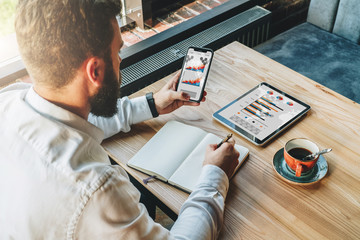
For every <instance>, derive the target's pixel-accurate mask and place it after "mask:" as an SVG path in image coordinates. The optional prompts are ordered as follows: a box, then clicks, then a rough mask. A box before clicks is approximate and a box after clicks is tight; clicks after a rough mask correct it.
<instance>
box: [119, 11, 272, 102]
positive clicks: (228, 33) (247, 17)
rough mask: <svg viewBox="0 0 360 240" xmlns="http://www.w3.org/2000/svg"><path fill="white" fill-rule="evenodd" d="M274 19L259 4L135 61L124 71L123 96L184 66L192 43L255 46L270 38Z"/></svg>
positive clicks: (210, 46)
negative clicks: (184, 59)
mask: <svg viewBox="0 0 360 240" xmlns="http://www.w3.org/2000/svg"><path fill="white" fill-rule="evenodd" d="M270 21H271V12H269V11H268V10H266V9H264V8H261V7H259V6H255V7H253V8H250V9H249V10H246V11H244V12H242V13H240V14H238V15H235V16H234V17H231V18H229V19H227V20H225V21H223V22H221V23H219V24H217V25H214V26H212V27H210V28H208V29H206V30H204V31H202V32H199V33H197V34H195V35H193V36H191V37H189V38H187V39H185V40H183V41H181V42H178V43H176V44H174V45H173V46H171V47H168V48H166V49H164V50H162V51H159V52H157V53H155V54H153V55H151V56H150V57H147V58H145V59H143V60H141V61H139V62H137V63H134V64H132V65H130V66H128V67H126V68H124V69H122V71H121V72H122V83H121V95H122V96H127V95H130V94H131V93H133V92H136V91H138V90H139V89H142V88H144V87H146V86H147V85H149V84H151V83H153V82H155V81H157V80H159V79H161V78H163V77H165V76H167V75H169V74H170V73H172V72H174V71H176V70H178V69H180V68H181V66H182V61H183V58H184V56H185V54H186V51H187V48H188V47H190V46H195V47H208V48H211V49H213V50H214V51H215V50H217V49H219V48H221V47H223V46H225V45H227V44H228V43H231V42H233V41H239V42H241V43H242V44H244V45H246V46H249V47H254V46H256V45H257V44H260V43H262V42H264V41H266V40H268V37H269V30H270Z"/></svg>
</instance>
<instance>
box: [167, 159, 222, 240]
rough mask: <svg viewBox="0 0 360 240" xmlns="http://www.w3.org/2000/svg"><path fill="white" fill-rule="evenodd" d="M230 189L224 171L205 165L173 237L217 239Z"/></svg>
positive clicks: (184, 206) (173, 231) (180, 215)
mask: <svg viewBox="0 0 360 240" xmlns="http://www.w3.org/2000/svg"><path fill="white" fill-rule="evenodd" d="M228 188H229V180H228V177H227V176H226V174H225V172H224V171H223V170H221V169H220V168H219V167H217V166H214V165H205V166H204V167H203V168H202V172H201V176H200V178H199V181H198V183H197V185H196V187H195V190H194V191H193V192H192V193H191V194H190V196H189V198H188V199H187V200H186V201H185V203H184V204H183V206H182V208H181V210H180V214H179V217H178V219H177V221H176V222H175V224H174V226H173V227H172V229H171V235H172V236H173V237H174V238H175V239H199V240H201V239H216V238H217V236H218V234H219V232H220V230H221V226H222V223H223V214H224V208H225V198H226V195H227V192H228Z"/></svg>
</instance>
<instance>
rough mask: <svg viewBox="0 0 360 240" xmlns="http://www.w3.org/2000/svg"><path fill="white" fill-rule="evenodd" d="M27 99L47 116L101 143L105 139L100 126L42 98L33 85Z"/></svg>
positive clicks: (39, 111)
mask: <svg viewBox="0 0 360 240" xmlns="http://www.w3.org/2000/svg"><path fill="white" fill-rule="evenodd" d="M25 101H26V102H27V103H28V104H29V105H30V106H31V107H32V108H34V109H35V110H36V111H37V112H38V113H40V114H41V115H43V116H45V117H46V118H49V119H53V120H55V121H58V122H61V123H63V124H65V125H67V126H69V127H72V128H75V129H77V130H80V131H82V132H85V133H87V134H89V135H90V136H91V137H92V138H93V139H95V141H97V142H98V143H99V144H100V143H101V142H102V140H103V139H104V132H103V131H102V130H101V129H100V128H97V127H96V126H94V125H93V124H91V123H89V122H88V121H87V120H85V119H83V118H81V117H80V116H78V115H76V114H74V113H72V112H70V111H68V110H66V109H64V108H61V107H59V106H57V105H55V104H53V103H51V102H49V101H47V100H46V99H44V98H42V97H41V96H40V95H38V94H37V93H36V92H35V90H34V88H33V87H31V88H30V90H29V91H28V93H27V94H26V96H25Z"/></svg>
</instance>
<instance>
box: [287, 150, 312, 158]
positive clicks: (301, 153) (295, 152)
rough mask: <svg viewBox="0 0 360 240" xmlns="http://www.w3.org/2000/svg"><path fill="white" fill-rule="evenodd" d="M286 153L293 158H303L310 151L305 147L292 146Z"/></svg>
mask: <svg viewBox="0 0 360 240" xmlns="http://www.w3.org/2000/svg"><path fill="white" fill-rule="evenodd" d="M288 153H289V154H290V156H292V157H293V158H296V159H303V158H304V157H306V156H308V155H310V154H312V152H310V151H309V150H307V149H305V148H293V149H290V151H288Z"/></svg>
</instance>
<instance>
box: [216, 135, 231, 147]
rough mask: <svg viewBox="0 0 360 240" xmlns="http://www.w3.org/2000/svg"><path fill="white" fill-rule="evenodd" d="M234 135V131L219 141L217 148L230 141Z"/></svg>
mask: <svg viewBox="0 0 360 240" xmlns="http://www.w3.org/2000/svg"><path fill="white" fill-rule="evenodd" d="M231 137H232V133H229V134H228V135H227V136H226V138H224V139H223V140H221V142H219V143H218V145H217V147H216V148H219V147H220V146H221V145H222V144H223V143H224V142H227V141H229V139H230V138H231Z"/></svg>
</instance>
